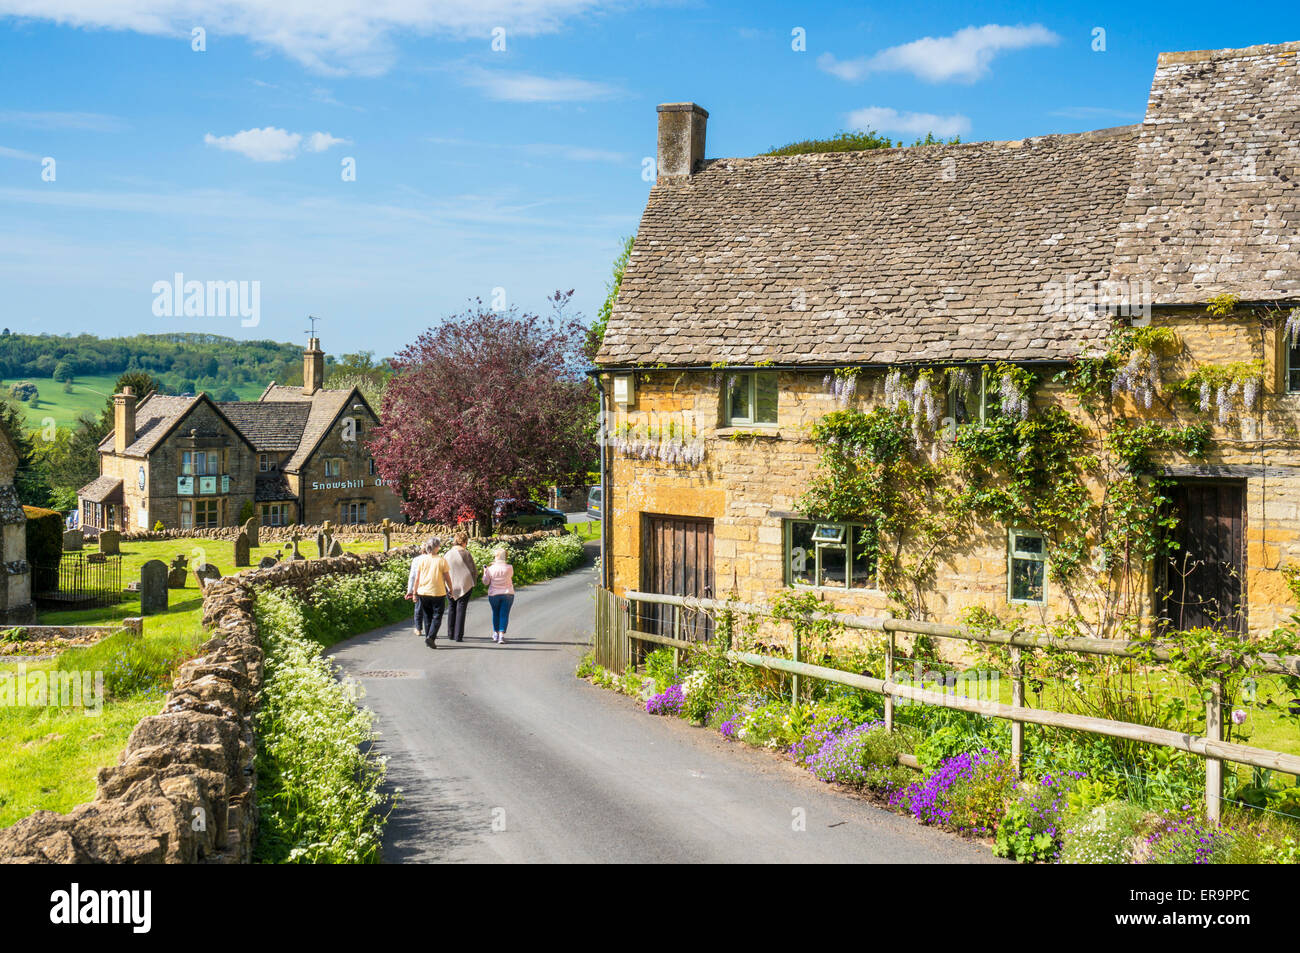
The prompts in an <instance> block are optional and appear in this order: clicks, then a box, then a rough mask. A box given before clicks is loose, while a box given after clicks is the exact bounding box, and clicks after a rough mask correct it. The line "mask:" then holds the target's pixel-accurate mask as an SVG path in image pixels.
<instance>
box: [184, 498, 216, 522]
mask: <svg viewBox="0 0 1300 953" xmlns="http://www.w3.org/2000/svg"><path fill="white" fill-rule="evenodd" d="M220 525H221V501H220V500H181V529H215V528H216V527H218V526H220Z"/></svg>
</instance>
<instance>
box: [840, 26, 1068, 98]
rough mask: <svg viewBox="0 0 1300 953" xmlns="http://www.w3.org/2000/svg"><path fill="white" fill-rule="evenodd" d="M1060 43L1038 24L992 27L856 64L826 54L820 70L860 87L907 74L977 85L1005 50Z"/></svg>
mask: <svg viewBox="0 0 1300 953" xmlns="http://www.w3.org/2000/svg"><path fill="white" fill-rule="evenodd" d="M1060 40H1061V38H1060V37H1059V36H1057V35H1056V34H1055V33H1053V32H1052V31H1051V30H1049V29H1047V27H1045V26H1043V25H1041V24H1038V23H1034V24H1030V25H1029V26H1024V25H1017V26H1001V25H999V24H997V23H988V24H985V25H984V26H968V27H965V28H963V29H961V30H958V31H957V32H956V33H954V34H952V36H937V37H936V36H926V37H922V38H921V39H919V40H913V41H912V42H911V43H904V44H902V45H901V46H891V47H889V48H888V49H885V50H881V51H880V52H879V53H875V54H873V55H872V56H865V57H861V58H859V59H855V60H840V59H836V58H835V56H834V55H833V54H831V53H823V54H822V55H821V56H820V57H818V59H817V65H818V66H819V67H821V68H822V69H823V70H825V71H826V72H828V73H830V74H831V75H833V76H838V77H839V78H840V79H843V80H847V81H849V82H857V81H858V80H861V79H864V78H866V77H867V76H868V75H870V74H871V73H881V72H905V73H911V74H913V75H914V76H917V77H919V78H921V79H924V80H929V81H930V82H932V83H938V82H943V81H945V80H957V81H959V82H965V83H973V82H974V81H975V80H977V79H979V78H980V77H981V76H983V75H985V74H986V73H987V72H988V69H989V64H990V63H992V62H993V58H994V57H995V56H997V55H998V54H999V53H1001V52H1003V51H1005V50H1020V49H1025V48H1026V47H1031V46H1055V45H1056V44H1057V43H1059V42H1060Z"/></svg>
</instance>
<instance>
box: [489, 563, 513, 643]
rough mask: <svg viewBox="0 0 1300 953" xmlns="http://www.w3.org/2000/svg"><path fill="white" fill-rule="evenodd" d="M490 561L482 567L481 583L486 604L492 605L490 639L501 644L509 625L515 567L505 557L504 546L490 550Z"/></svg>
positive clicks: (503, 641) (504, 639)
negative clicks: (484, 588)
mask: <svg viewBox="0 0 1300 953" xmlns="http://www.w3.org/2000/svg"><path fill="white" fill-rule="evenodd" d="M492 557H493V559H492V562H491V563H489V564H488V565H487V566H485V567H483V585H485V586H487V591H488V605H490V606H491V607H492V641H493V642H499V643H501V644H502V645H504V644H505V641H506V628H507V627H508V626H509V625H510V607H511V606H512V605H514V603H515V567H514V566H512V565H510V563H509V561H507V559H506V548H505V547H504V546H498V547H497V548H496V549H494V550H493V551H492Z"/></svg>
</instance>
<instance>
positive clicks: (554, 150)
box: [520, 142, 632, 165]
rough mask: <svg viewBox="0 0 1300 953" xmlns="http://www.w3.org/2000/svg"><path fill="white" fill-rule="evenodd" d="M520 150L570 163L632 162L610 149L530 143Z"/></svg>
mask: <svg viewBox="0 0 1300 953" xmlns="http://www.w3.org/2000/svg"><path fill="white" fill-rule="evenodd" d="M520 148H522V149H523V151H524V152H526V153H528V154H529V155H535V156H542V157H547V158H550V157H555V158H559V159H568V160H569V161H570V162H610V163H613V164H615V165H617V164H619V163H623V162H630V161H632V157H631V156H630V155H628V154H627V153H625V152H614V151H613V150H612V149H593V148H591V147H589V146H569V145H563V144H561V143H551V142H530V143H527V144H526V145H523V146H521V147H520Z"/></svg>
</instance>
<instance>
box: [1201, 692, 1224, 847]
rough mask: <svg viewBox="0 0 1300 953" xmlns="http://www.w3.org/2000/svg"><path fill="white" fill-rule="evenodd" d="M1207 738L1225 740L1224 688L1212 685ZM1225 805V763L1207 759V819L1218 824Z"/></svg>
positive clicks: (1206, 727) (1207, 714)
mask: <svg viewBox="0 0 1300 953" xmlns="http://www.w3.org/2000/svg"><path fill="white" fill-rule="evenodd" d="M1205 737H1206V738H1208V739H1209V740H1210V741H1222V740H1223V686H1221V685H1219V684H1218V683H1215V684H1212V685H1211V686H1210V690H1209V697H1208V698H1206V700H1205ZM1222 804H1223V762H1222V761H1220V760H1219V759H1218V758H1211V757H1209V756H1208V755H1207V756H1206V758H1205V817H1206V820H1208V821H1210V823H1212V824H1217V823H1218V821H1219V816H1220V814H1221V809H1222Z"/></svg>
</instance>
